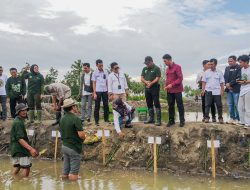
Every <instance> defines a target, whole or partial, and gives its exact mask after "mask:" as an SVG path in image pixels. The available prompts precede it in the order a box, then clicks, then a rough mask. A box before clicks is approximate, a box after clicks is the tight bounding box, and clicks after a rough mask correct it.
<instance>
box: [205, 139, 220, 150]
mask: <svg viewBox="0 0 250 190" xmlns="http://www.w3.org/2000/svg"><path fill="white" fill-rule="evenodd" d="M211 146H212V145H211V140H208V141H207V147H208V148H211ZM214 148H220V141H219V140H214Z"/></svg>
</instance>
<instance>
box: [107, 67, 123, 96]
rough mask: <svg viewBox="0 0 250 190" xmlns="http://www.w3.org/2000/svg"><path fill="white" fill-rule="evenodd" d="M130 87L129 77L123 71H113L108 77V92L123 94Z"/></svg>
mask: <svg viewBox="0 0 250 190" xmlns="http://www.w3.org/2000/svg"><path fill="white" fill-rule="evenodd" d="M126 89H128V84H127V79H126V77H125V74H124V73H122V72H119V73H114V72H112V73H111V74H110V75H109V77H108V92H109V93H113V94H123V93H125V90H126Z"/></svg>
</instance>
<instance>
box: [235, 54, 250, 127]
mask: <svg viewBox="0 0 250 190" xmlns="http://www.w3.org/2000/svg"><path fill="white" fill-rule="evenodd" d="M238 61H239V63H240V66H241V67H242V69H241V80H238V81H237V82H238V83H239V84H241V88H240V97H239V103H238V110H239V115H240V125H242V126H245V128H248V129H250V67H249V56H248V55H242V56H240V57H239V58H238Z"/></svg>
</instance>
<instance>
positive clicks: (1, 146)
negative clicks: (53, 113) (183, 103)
mask: <svg viewBox="0 0 250 190" xmlns="http://www.w3.org/2000/svg"><path fill="white" fill-rule="evenodd" d="M52 122H53V121H45V122H44V125H43V126H35V133H34V136H32V137H30V140H31V142H32V144H33V146H35V147H36V148H37V149H38V150H39V151H42V150H45V149H46V151H45V152H43V155H42V156H43V157H46V158H51V159H52V158H53V157H54V146H55V138H54V137H52V136H51V131H52V130H56V128H55V127H51V123H52ZM33 127H34V126H33ZM33 127H30V128H33ZM102 127H104V128H105V129H109V130H111V136H110V138H108V139H107V140H106V142H107V144H106V152H107V157H106V160H107V165H109V166H110V167H113V168H151V167H152V151H153V150H152V146H151V145H149V144H147V139H148V137H149V136H159V137H161V138H162V144H161V145H160V146H159V148H158V156H159V159H158V166H159V168H162V169H165V170H168V171H170V172H174V173H180V172H184V173H192V174H193V173H194V174H197V173H206V172H208V173H210V172H211V171H210V170H211V167H210V166H211V157H210V149H208V148H207V140H209V139H210V138H211V134H213V135H214V137H215V139H218V140H220V142H221V147H220V148H219V149H218V150H217V151H216V162H217V173H218V174H221V175H228V176H233V177H239V176H245V177H250V165H249V164H250V163H249V154H250V153H249V143H250V130H249V129H248V130H246V129H243V128H242V127H238V126H233V125H219V124H204V123H187V125H186V126H185V127H184V128H180V127H179V126H178V125H177V124H176V126H174V127H171V128H166V127H165V126H161V127H155V126H150V125H147V126H146V125H144V124H142V123H135V124H134V127H133V128H132V129H123V130H124V132H125V138H124V139H123V140H120V139H119V138H118V136H117V134H116V133H115V131H114V127H113V126H112V125H103V126H102ZM10 128H11V123H10V122H9V121H8V122H4V123H1V124H0V152H1V153H2V154H3V153H8V151H9V132H10ZM96 130H97V128H95V127H94V126H87V127H85V131H86V133H87V134H89V135H92V134H94V133H96ZM60 149H61V141H60V140H59V145H58V158H59V159H61V150H60ZM83 160H84V161H86V162H90V163H91V161H94V162H97V161H98V162H99V163H102V144H101V142H97V143H95V144H92V145H84V153H83Z"/></svg>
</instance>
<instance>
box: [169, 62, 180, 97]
mask: <svg viewBox="0 0 250 190" xmlns="http://www.w3.org/2000/svg"><path fill="white" fill-rule="evenodd" d="M182 81H183V74H182V70H181V66H180V65H177V64H175V63H174V62H173V64H172V65H171V66H169V67H168V69H167V70H166V83H165V85H166V86H167V85H169V84H172V86H173V87H172V88H170V89H168V92H169V93H179V92H183V84H182Z"/></svg>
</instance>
